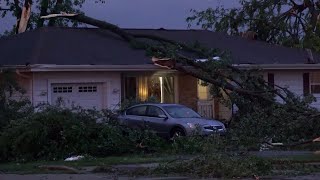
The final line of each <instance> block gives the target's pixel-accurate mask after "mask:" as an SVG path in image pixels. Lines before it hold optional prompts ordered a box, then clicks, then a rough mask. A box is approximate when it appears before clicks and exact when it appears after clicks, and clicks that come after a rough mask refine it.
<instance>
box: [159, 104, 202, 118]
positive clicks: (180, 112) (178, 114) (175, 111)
mask: <svg viewBox="0 0 320 180" xmlns="http://www.w3.org/2000/svg"><path fill="white" fill-rule="evenodd" d="M163 108H164V109H165V110H166V111H167V113H168V114H170V116H171V117H173V118H200V117H201V116H200V115H199V114H198V113H196V112H194V111H193V110H192V109H190V108H187V107H184V106H164V107H163Z"/></svg>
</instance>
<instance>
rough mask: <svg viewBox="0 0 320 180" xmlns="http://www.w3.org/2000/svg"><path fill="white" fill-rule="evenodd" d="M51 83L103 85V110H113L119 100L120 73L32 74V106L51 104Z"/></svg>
mask: <svg viewBox="0 0 320 180" xmlns="http://www.w3.org/2000/svg"><path fill="white" fill-rule="evenodd" d="M52 83H103V92H105V93H106V96H104V105H105V108H110V109H114V108H116V107H117V106H118V105H119V102H120V100H121V97H120V96H121V93H120V90H121V76H120V72H37V73H34V74H33V97H32V99H33V104H34V105H37V104H40V103H51V84H52Z"/></svg>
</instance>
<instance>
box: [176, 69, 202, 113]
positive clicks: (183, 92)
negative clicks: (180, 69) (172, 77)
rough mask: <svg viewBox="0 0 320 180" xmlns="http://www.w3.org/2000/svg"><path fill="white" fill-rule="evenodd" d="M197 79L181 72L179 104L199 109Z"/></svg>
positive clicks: (179, 78)
mask: <svg viewBox="0 0 320 180" xmlns="http://www.w3.org/2000/svg"><path fill="white" fill-rule="evenodd" d="M197 83H198V82H197V79H196V78H194V77H192V76H189V75H185V74H180V75H179V77H178V92H179V104H182V105H185V106H187V107H189V108H192V109H194V110H197V102H198V90H197Z"/></svg>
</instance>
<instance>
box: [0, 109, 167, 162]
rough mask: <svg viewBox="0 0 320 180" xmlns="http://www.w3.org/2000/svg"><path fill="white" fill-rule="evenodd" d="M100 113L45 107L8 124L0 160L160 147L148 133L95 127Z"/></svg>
mask: <svg viewBox="0 0 320 180" xmlns="http://www.w3.org/2000/svg"><path fill="white" fill-rule="evenodd" d="M99 113H101V112H95V111H86V110H78V111H75V110H73V111H72V110H68V109H62V108H59V107H51V106H48V107H45V108H43V109H41V111H40V112H35V113H31V114H29V115H28V116H26V117H25V118H20V119H16V120H15V121H11V122H10V124H9V125H8V126H6V127H5V128H4V129H3V131H2V132H1V134H0V152H1V156H0V157H1V160H2V161H6V160H14V161H30V160H39V159H50V160H53V159H61V158H64V157H66V156H68V155H71V154H90V155H92V156H96V157H100V156H109V155H121V154H126V153H137V152H141V151H143V149H142V148H140V147H139V146H137V144H138V143H142V144H143V146H147V147H149V146H150V147H153V148H154V150H157V147H156V146H154V145H155V143H156V144H157V145H161V143H160V142H161V141H162V140H160V139H159V138H158V137H157V136H156V135H154V134H153V133H151V132H148V131H133V130H130V129H128V128H126V127H123V126H120V125H119V124H117V123H116V122H115V121H112V120H110V118H108V117H105V116H104V115H103V114H102V116H103V117H104V118H106V119H109V121H108V122H106V123H103V124H102V123H96V120H97V117H100V116H101V114H99Z"/></svg>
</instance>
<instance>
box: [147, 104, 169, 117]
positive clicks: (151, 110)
mask: <svg viewBox="0 0 320 180" xmlns="http://www.w3.org/2000/svg"><path fill="white" fill-rule="evenodd" d="M147 115H148V116H150V117H159V115H165V113H164V112H163V111H162V109H160V108H158V107H156V106H149V107H148V112H147Z"/></svg>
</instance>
